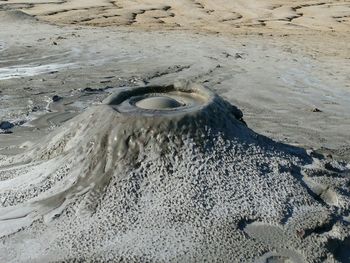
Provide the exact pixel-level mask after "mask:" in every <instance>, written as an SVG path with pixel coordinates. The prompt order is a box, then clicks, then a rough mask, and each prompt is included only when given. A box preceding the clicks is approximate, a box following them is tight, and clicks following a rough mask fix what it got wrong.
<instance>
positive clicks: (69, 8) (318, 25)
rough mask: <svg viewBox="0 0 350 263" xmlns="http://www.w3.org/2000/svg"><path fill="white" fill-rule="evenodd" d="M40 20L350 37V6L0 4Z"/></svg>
mask: <svg viewBox="0 0 350 263" xmlns="http://www.w3.org/2000/svg"><path fill="white" fill-rule="evenodd" d="M0 8H1V9H3V10H13V9H19V10H22V11H24V12H25V13H27V14H30V15H33V16H35V17H37V18H39V19H41V20H44V21H49V22H54V23H60V24H78V25H93V26H133V27H140V28H169V29H192V30H200V31H202V30H209V31H220V32H232V31H233V30H236V31H237V30H239V29H241V30H247V29H248V30H254V29H259V30H261V29H262V30H267V31H269V30H270V31H273V30H281V31H285V30H298V31H305V30H315V29H316V30H322V31H342V32H349V31H350V20H349V17H350V4H349V2H348V1H337V0H332V1H308V0H297V1H287V2H286V1H283V0H262V1H245V0H236V1H228V0H219V1H208V0H180V1H170V0H166V1H164V0H163V1H160V0H155V1H154V0H152V1H141V0H137V1H130V0H122V1H106V0H99V1H86V0H68V1H61V0H54V1H17V0H8V1H0Z"/></svg>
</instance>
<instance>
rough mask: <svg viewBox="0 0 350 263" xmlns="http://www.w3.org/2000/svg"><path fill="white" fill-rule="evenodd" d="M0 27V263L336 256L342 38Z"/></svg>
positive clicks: (344, 230) (344, 143)
mask: <svg viewBox="0 0 350 263" xmlns="http://www.w3.org/2000/svg"><path fill="white" fill-rule="evenodd" d="M0 24H1V26H2V28H5V29H4V30H1V31H0V75H1V76H2V79H1V80H0V123H2V124H3V125H2V126H1V127H3V128H4V129H2V128H1V130H0V154H1V157H0V233H1V235H2V237H1V238H0V261H2V262H28V261H29V262H38V261H39V262H40V261H41V262H42V261H63V260H66V261H74V260H78V261H108V260H110V261H117V260H120V261H127V262H132V261H134V262H139V261H154V262H161V261H164V262H169V261H172V262H179V261H181V262H191V261H198V262H201V261H205V260H208V261H214V260H215V259H218V258H220V259H221V260H222V261H224V262H232V261H237V262H239V261H240V262H242V261H243V262H254V261H257V262H281V261H282V262H283V261H287V262H288V260H289V261H291V262H320V261H331V262H332V261H335V262H347V261H348V258H349V253H347V251H348V250H349V236H350V231H349V223H350V219H349V216H350V213H349V203H350V202H349V201H350V200H349V196H350V194H349V191H350V190H349V185H350V182H349V179H350V177H349V174H350V172H349V169H350V167H349V164H348V163H347V162H346V161H341V159H344V160H349V156H350V154H349V153H350V151H349V145H350V136H349V133H348V130H350V118H348V116H349V114H350V108H349V107H350V101H349V100H350V99H349V98H350V94H349V59H348V58H349V57H350V56H349V54H347V53H344V54H343V53H342V54H343V55H342V56H340V55H337V54H338V52H340V51H341V50H345V51H344V52H346V48H344V47H346V46H347V45H348V42H347V40H346V39H342V38H337V41H332V43H333V44H334V46H332V48H333V49H331V48H330V50H331V51H329V52H323V51H322V48H320V47H319V46H318V45H321V44H320V43H319V42H318V40H317V39H315V40H314V39H313V38H314V36H312V35H311V36H310V37H308V36H298V35H297V36H286V37H283V38H274V37H266V36H260V35H240V36H222V35H218V36H217V35H205V34H201V33H192V32H161V31H159V32H144V31H142V32H141V31H140V32H131V31H130V30H129V29H125V28H124V29H114V28H85V27H78V26H77V27H72V26H68V27H63V26H61V27H59V26H53V25H49V24H44V23H39V22H37V21H36V20H35V19H33V18H32V17H30V16H28V15H24V14H23V13H21V12H6V11H1V12H0ZM33 28H36V29H37V30H33ZM14 32H16V33H14ZM301 38H302V40H305V41H307V43H308V45H305V44H304V43H302V41H301ZM333 44H332V45H333ZM327 48H329V47H328V46H327ZM327 50H328V49H327ZM182 79H186V80H189V81H192V82H196V83H200V84H203V85H205V86H206V87H210V89H211V90H212V91H214V92H215V93H217V94H219V95H220V97H219V96H218V95H215V93H211V92H209V93H208V94H209V95H208V94H207V95H205V96H204V97H202V96H200V98H201V99H200V100H197V99H194V101H196V102H197V103H194V104H195V105H197V106H198V107H192V106H191V105H194V104H191V103H189V101H191V100H188V98H185V97H184V96H183V94H182V93H181V94H180V95H181V96H180V98H179V97H176V94H174V93H173V92H174V90H171V91H169V87H171V84H172V83H174V81H176V80H182ZM145 86H146V87H147V88H150V87H157V89H156V90H155V94H153V95H151V97H153V98H154V95H157V96H161V97H164V96H167V97H168V98H171V99H173V100H175V101H176V102H177V103H174V101H172V102H171V103H170V104H169V101H168V102H166V103H164V100H163V101H161V103H160V104H155V101H154V100H151V101H149V100H148V101H147V100H146V106H145V107H142V104H141V107H138V105H137V104H136V103H135V104H134V103H129V101H128V100H121V102H124V103H126V104H127V105H128V107H126V108H125V105H126V104H123V105H122V104H119V102H118V103H117V102H116V101H115V100H114V99H115V97H113V96H112V97H110V95H111V94H116V93H117V94H120V92H121V91H125V90H129V91H132V92H133V91H134V90H135V88H137V89H139V90H141V91H144V90H145V89H144V88H142V87H145ZM159 87H160V90H158V88H159ZM189 89H190V90H192V89H193V88H189ZM197 91H198V90H196V89H193V92H192V93H193V94H192V95H196V94H197ZM181 92H184V91H181ZM146 93H147V92H146ZM189 93H191V92H189ZM128 94H129V93H128ZM139 95H140V94H138V96H139ZM141 95H142V94H141ZM177 95H179V94H177ZM192 95H190V98H197V97H196V96H194V97H192ZM197 95H198V94H197ZM142 96H143V95H142ZM147 96H149V94H148V95H147ZM147 96H146V97H142V98H141V100H144V99H147ZM106 98H109V102H108V100H106ZM112 98H113V99H112ZM181 98H182V99H181ZM203 98H204V100H203ZM223 98H224V99H223ZM139 99H140V98H138V99H137V101H140V100H139ZM132 101H134V102H135V100H132ZM112 102H113V103H112ZM157 103H159V101H158V102H157ZM162 105H163V106H162ZM164 105H165V106H164ZM186 105H187V106H188V107H187V108H186ZM233 105H234V106H233ZM139 106H140V105H139ZM135 107H136V108H135ZM171 109H172V110H173V111H172V110H171ZM181 109H182V110H181ZM239 109H240V110H239ZM165 111H166V112H167V113H165ZM242 111H243V112H244V114H245V115H244V120H243V119H242ZM156 113H157V114H156ZM173 113H176V114H173ZM179 113H181V114H179ZM245 123H246V124H247V125H248V126H246V124H245ZM266 136H267V137H266ZM270 138H271V139H270ZM291 145H294V146H291ZM305 149H317V150H308V151H306V150H305Z"/></svg>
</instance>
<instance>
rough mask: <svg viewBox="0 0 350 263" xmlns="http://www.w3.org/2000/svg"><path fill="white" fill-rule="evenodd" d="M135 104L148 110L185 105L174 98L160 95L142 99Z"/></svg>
mask: <svg viewBox="0 0 350 263" xmlns="http://www.w3.org/2000/svg"><path fill="white" fill-rule="evenodd" d="M135 105H136V106H137V107H139V108H142V109H147V110H166V109H174V108H178V107H181V106H184V105H185V104H184V103H181V102H179V101H177V100H175V99H173V98H170V97H167V96H161V95H159V96H154V97H148V98H144V99H140V100H139V101H137V102H136V103H135Z"/></svg>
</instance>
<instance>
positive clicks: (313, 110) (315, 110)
mask: <svg viewBox="0 0 350 263" xmlns="http://www.w3.org/2000/svg"><path fill="white" fill-rule="evenodd" d="M312 112H322V111H321V110H320V109H319V108H313V109H312Z"/></svg>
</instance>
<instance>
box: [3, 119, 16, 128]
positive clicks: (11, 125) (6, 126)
mask: <svg viewBox="0 0 350 263" xmlns="http://www.w3.org/2000/svg"><path fill="white" fill-rule="evenodd" d="M13 126H15V125H13V124H12V123H11V122H9V121H3V122H1V123H0V129H2V130H9V129H11V128H13Z"/></svg>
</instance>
